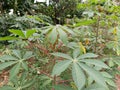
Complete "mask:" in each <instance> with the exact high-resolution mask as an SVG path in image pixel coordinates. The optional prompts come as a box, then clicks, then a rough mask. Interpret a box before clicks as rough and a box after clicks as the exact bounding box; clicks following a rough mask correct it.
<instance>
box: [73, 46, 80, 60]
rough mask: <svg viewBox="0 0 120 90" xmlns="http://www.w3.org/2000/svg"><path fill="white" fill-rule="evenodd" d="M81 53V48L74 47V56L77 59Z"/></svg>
mask: <svg viewBox="0 0 120 90" xmlns="http://www.w3.org/2000/svg"><path fill="white" fill-rule="evenodd" d="M79 55H80V49H78V48H77V49H74V51H73V58H74V59H75V58H77V57H78V56H79Z"/></svg>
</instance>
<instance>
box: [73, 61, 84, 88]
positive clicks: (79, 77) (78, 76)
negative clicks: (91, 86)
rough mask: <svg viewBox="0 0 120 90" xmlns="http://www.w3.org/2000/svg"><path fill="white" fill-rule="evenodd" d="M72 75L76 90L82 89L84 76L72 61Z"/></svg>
mask: <svg viewBox="0 0 120 90" xmlns="http://www.w3.org/2000/svg"><path fill="white" fill-rule="evenodd" d="M72 77H73V80H74V82H75V84H76V86H77V87H78V90H82V88H83V87H84V85H85V81H86V77H85V75H84V72H83V71H82V69H81V68H80V67H79V65H78V64H77V63H73V65H72Z"/></svg>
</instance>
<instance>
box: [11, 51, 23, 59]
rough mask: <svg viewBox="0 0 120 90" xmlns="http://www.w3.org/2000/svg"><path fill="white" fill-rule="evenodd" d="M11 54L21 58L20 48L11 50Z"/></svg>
mask: <svg viewBox="0 0 120 90" xmlns="http://www.w3.org/2000/svg"><path fill="white" fill-rule="evenodd" d="M13 54H14V55H15V56H16V57H17V58H19V59H21V58H22V56H21V52H20V50H13Z"/></svg>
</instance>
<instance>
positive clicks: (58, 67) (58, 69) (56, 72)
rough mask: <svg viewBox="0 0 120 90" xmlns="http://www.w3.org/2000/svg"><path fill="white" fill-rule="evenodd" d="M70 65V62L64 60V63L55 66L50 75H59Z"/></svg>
mask: <svg viewBox="0 0 120 90" xmlns="http://www.w3.org/2000/svg"><path fill="white" fill-rule="evenodd" d="M71 63H72V60H65V61H61V62H58V63H57V64H55V66H54V68H53V71H52V75H53V76H54V75H56V76H58V75H60V74H61V73H62V72H63V71H65V70H66V69H67V68H68V66H69V65H70V64H71Z"/></svg>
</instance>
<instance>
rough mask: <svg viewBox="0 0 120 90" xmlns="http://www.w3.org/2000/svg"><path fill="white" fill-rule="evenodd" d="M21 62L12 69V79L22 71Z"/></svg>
mask: <svg viewBox="0 0 120 90" xmlns="http://www.w3.org/2000/svg"><path fill="white" fill-rule="evenodd" d="M20 66H21V63H18V64H16V65H15V66H14V67H12V69H11V70H10V79H12V78H14V77H15V76H16V75H17V74H18V73H19V71H20Z"/></svg>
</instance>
